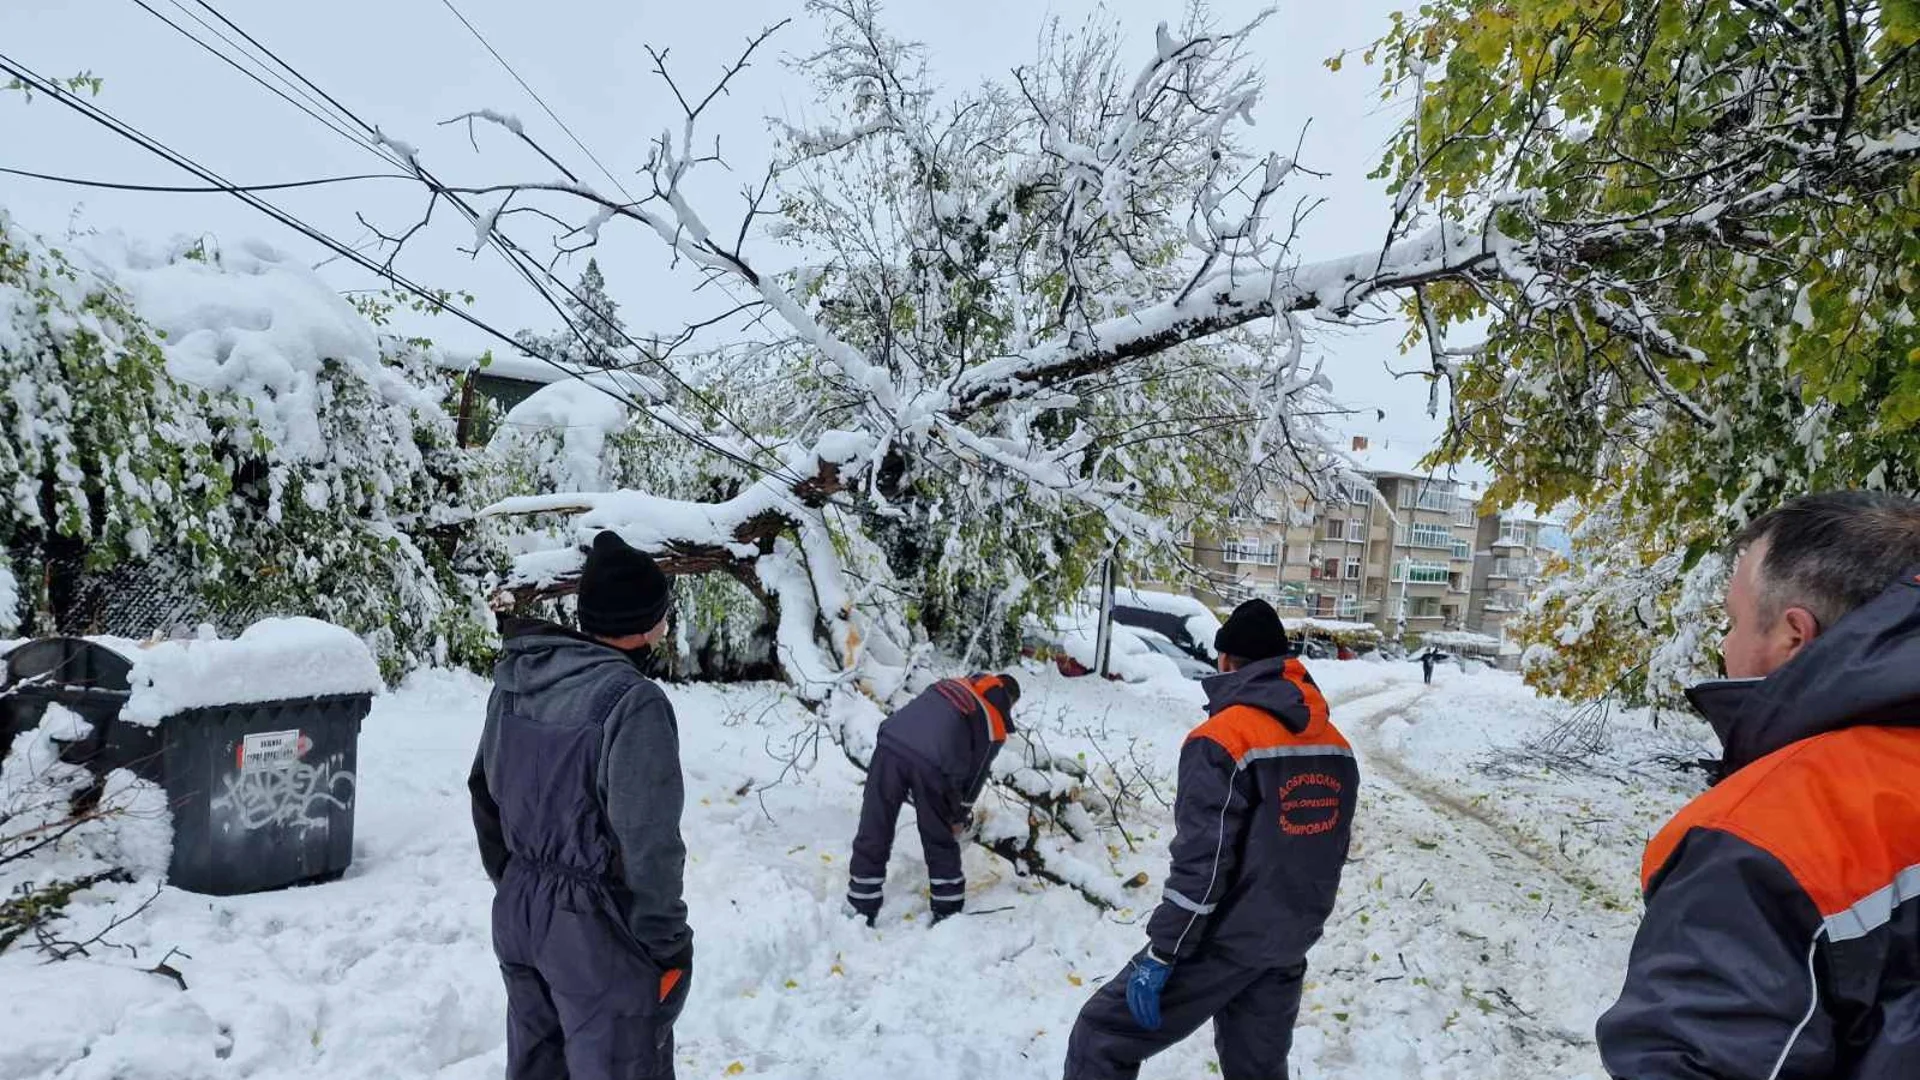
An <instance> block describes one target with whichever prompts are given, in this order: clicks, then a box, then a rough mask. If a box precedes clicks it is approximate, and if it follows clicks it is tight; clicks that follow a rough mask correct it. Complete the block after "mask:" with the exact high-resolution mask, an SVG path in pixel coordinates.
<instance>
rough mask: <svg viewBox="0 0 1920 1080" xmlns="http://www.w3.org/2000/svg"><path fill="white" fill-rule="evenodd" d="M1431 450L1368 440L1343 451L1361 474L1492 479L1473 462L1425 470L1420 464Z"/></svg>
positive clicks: (1470, 480)
mask: <svg viewBox="0 0 1920 1080" xmlns="http://www.w3.org/2000/svg"><path fill="white" fill-rule="evenodd" d="M1432 449H1433V447H1431V446H1422V445H1409V444H1407V443H1399V444H1395V443H1392V442H1390V441H1388V440H1378V441H1375V440H1373V439H1372V437H1371V436H1369V437H1368V444H1367V446H1366V447H1365V448H1364V449H1360V450H1347V451H1344V454H1345V456H1346V457H1347V458H1348V459H1349V460H1351V461H1352V462H1353V464H1354V466H1355V467H1356V468H1358V469H1359V470H1360V471H1361V472H1363V473H1365V474H1367V475H1368V476H1373V477H1401V478H1406V479H1412V480H1426V479H1428V478H1429V477H1431V478H1432V479H1434V480H1445V481H1452V482H1455V483H1473V484H1485V483H1489V482H1491V480H1492V476H1491V474H1489V473H1488V472H1487V471H1486V470H1485V469H1484V468H1482V467H1480V466H1479V465H1478V464H1476V463H1474V462H1470V461H1469V462H1463V463H1461V464H1459V465H1450V466H1444V467H1442V468H1439V469H1427V468H1425V467H1423V466H1422V465H1421V464H1420V459H1421V458H1423V457H1426V456H1427V454H1428V452H1430V451H1431V450H1432Z"/></svg>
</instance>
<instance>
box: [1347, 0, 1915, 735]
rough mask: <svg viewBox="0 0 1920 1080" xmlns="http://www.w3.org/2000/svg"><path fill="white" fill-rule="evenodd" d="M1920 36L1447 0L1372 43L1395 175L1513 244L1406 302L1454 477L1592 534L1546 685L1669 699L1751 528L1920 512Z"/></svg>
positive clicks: (1718, 0)
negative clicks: (1447, 437) (1837, 492)
mask: <svg viewBox="0 0 1920 1080" xmlns="http://www.w3.org/2000/svg"><path fill="white" fill-rule="evenodd" d="M1917 42H1920V16H1916V9H1915V8H1914V7H1913V5H1912V4H1907V3H1884V4H1883V3H1881V2H1879V0H1841V2H1836V3H1832V4H1823V5H1791V6H1786V7H1782V6H1778V5H1774V4H1768V3H1749V2H1745V0H1654V2H1599V3H1577V4H1568V3H1562V2H1559V0H1520V2H1517V3H1502V4H1498V5H1494V4H1488V3H1485V2H1481V0H1441V2H1438V3H1433V4H1429V5H1427V6H1425V7H1423V8H1422V9H1421V14H1420V15H1419V16H1418V17H1417V18H1416V17H1408V18H1404V19H1397V20H1396V22H1395V26H1394V29H1393V32H1392V33H1391V34H1390V35H1389V36H1388V37H1387V38H1385V39H1384V40H1383V41H1382V42H1381V43H1380V45H1379V46H1377V49H1378V53H1377V56H1378V58H1383V59H1384V61H1385V63H1386V77H1387V80H1388V82H1389V83H1390V84H1393V85H1396V86H1400V87H1403V88H1404V87H1407V86H1412V85H1417V86H1419V87H1420V90H1419V103H1420V107H1419V110H1418V116H1417V118H1416V120H1415V122H1414V123H1413V124H1412V125H1410V126H1409V127H1408V128H1407V130H1406V131H1405V133H1404V134H1403V137H1402V138H1401V140H1400V142H1399V143H1398V144H1397V145H1396V147H1395V148H1394V150H1393V152H1392V155H1391V157H1390V160H1389V162H1388V166H1387V167H1388V168H1389V169H1390V170H1391V171H1392V173H1393V174H1394V176H1395V177H1396V182H1397V185H1398V190H1399V192H1400V197H1401V205H1402V206H1404V207H1406V208H1407V216H1408V217H1409V219H1415V218H1419V217H1421V216H1422V215H1423V214H1424V215H1425V216H1426V217H1428V218H1429V219H1438V220H1439V221H1441V222H1458V223H1460V224H1461V225H1463V226H1467V227H1470V228H1472V229H1474V230H1476V231H1478V232H1480V233H1484V234H1497V235H1498V236H1500V237H1503V238H1505V239H1504V240H1503V242H1502V246H1501V248H1500V250H1499V253H1498V262H1497V266H1498V273H1493V272H1475V273H1474V274H1472V275H1470V276H1468V277H1466V278H1465V279H1463V280H1460V281H1458V282H1454V283H1446V284H1439V285H1433V286H1429V287H1427V288H1425V289H1423V290H1421V292H1420V295H1419V296H1418V297H1417V298H1416V300H1415V302H1414V303H1413V304H1412V305H1411V310H1412V313H1413V314H1414V315H1415V316H1416V325H1417V327H1418V330H1417V332H1416V334H1415V340H1420V339H1422V338H1424V339H1426V340H1427V341H1428V343H1429V344H1431V345H1434V346H1435V349H1434V352H1433V357H1434V362H1435V365H1436V368H1437V370H1438V371H1439V372H1441V373H1442V374H1444V375H1450V376H1451V377H1452V378H1453V380H1454V386H1455V413H1454V417H1453V426H1452V431H1451V439H1452V441H1451V443H1450V446H1449V456H1452V457H1461V456H1473V457H1477V458H1480V459H1482V460H1487V461H1497V462H1499V463H1501V467H1502V472H1501V476H1500V482H1499V484H1498V485H1497V486H1496V489H1495V493H1494V494H1495V497H1496V498H1499V499H1505V500H1515V499H1524V500H1527V501H1532V502H1535V503H1537V504H1540V505H1552V504H1555V503H1558V502H1560V501H1561V500H1562V499H1564V498H1568V497H1572V498H1577V499H1579V500H1581V501H1582V502H1583V503H1584V504H1586V505H1587V506H1588V507H1589V510H1590V513H1589V515H1588V518H1587V520H1586V521H1585V522H1583V524H1582V528H1581V529H1580V530H1579V532H1578V534H1577V535H1578V537H1579V539H1578V544H1577V547H1578V550H1577V552H1576V555H1575V558H1574V560H1573V561H1574V564H1575V565H1576V566H1577V567H1581V568H1583V573H1582V575H1581V576H1580V577H1579V578H1578V579H1576V580H1574V581H1570V582H1568V583H1565V585H1564V586H1563V587H1562V588H1560V589H1557V590H1556V591H1555V592H1554V594H1553V596H1552V597H1551V598H1550V602H1549V603H1548V604H1547V605H1546V606H1545V607H1544V608H1543V609H1542V610H1541V611H1540V612H1539V613H1538V614H1537V617H1536V620H1535V623H1534V626H1533V629H1532V630H1531V632H1530V633H1531V636H1532V638H1533V640H1535V641H1537V642H1539V643H1541V644H1542V645H1543V646H1548V647H1549V648H1546V649H1543V650H1541V651H1539V652H1538V653H1537V654H1536V659H1537V660H1538V661H1539V663H1538V664H1536V665H1535V666H1534V669H1533V670H1534V672H1535V674H1536V675H1537V676H1539V677H1541V678H1542V679H1543V680H1544V684H1545V685H1547V686H1550V687H1551V688H1553V689H1557V690H1561V691H1566V692H1575V693H1589V692H1593V691H1595V690H1601V689H1605V688H1606V687H1607V686H1609V685H1612V684H1614V683H1615V682H1616V681H1617V680H1619V679H1620V678H1621V676H1622V674H1623V673H1625V674H1627V676H1628V678H1627V679H1626V681H1625V682H1624V683H1623V684H1621V685H1622V688H1623V689H1625V690H1627V691H1628V692H1629V693H1630V695H1632V696H1639V695H1642V694H1646V695H1648V696H1651V697H1653V698H1655V699H1658V700H1665V701H1672V700H1674V698H1675V697H1676V696H1677V688H1678V686H1679V684H1680V683H1681V682H1683V681H1684V680H1685V679H1686V678H1687V677H1689V676H1690V675H1692V674H1697V673H1698V672H1700V671H1701V670H1704V669H1708V668H1710V667H1711V664H1712V657H1711V653H1710V644H1711V642H1712V641H1714V640H1715V638H1716V635H1715V634H1714V633H1713V632H1712V623H1713V622H1714V621H1716V619H1717V612H1715V611H1714V610H1713V604H1712V596H1713V592H1714V589H1713V588H1712V586H1713V585H1714V584H1715V575H1716V574H1717V573H1718V572H1719V567H1720V561H1719V560H1715V559H1708V558H1705V556H1707V555H1708V554H1709V553H1712V552H1714V551H1716V550H1717V549H1718V548H1719V546H1720V545H1721V544H1723V543H1724V542H1725V541H1726V539H1727V538H1728V537H1729V536H1730V535H1731V534H1732V533H1733V532H1734V531H1735V530H1737V529H1738V528H1739V527H1740V526H1741V525H1742V524H1744V523H1745V522H1746V521H1747V520H1748V519H1750V518H1751V517H1752V516H1754V515H1756V514H1758V513H1760V512H1762V511H1764V510H1766V509H1768V508H1769V507H1771V506H1772V505H1774V504H1775V503H1777V502H1778V501H1780V500H1781V499H1783V498H1785V497H1788V496H1791V495H1793V494H1797V493H1801V492H1805V491H1808V490H1818V489H1828V488H1840V487H1889V488H1895V489H1900V490H1914V489H1916V488H1920V368H1916V367H1915V361H1916V360H1920V325H1916V315H1920V52H1916V43H1917ZM1454 328H1461V330H1460V332H1461V333H1462V334H1465V333H1471V334H1473V335H1475V337H1484V341H1478V342H1476V343H1474V344H1472V345H1471V346H1465V347H1463V346H1462V343H1461V342H1459V341H1457V340H1454V341H1450V340H1449V334H1448V331H1449V330H1450V329H1454ZM1674 642H1679V645H1678V646H1676V645H1674V644H1673V643H1674ZM1676 649H1677V651H1676Z"/></svg>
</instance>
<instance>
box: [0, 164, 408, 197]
mask: <svg viewBox="0 0 1920 1080" xmlns="http://www.w3.org/2000/svg"><path fill="white" fill-rule="evenodd" d="M0 173H7V174H9V175H12V176H24V177H26V178H28V179H29V180H46V181H49V182H51V183H55V184H71V185H73V186H75V187H90V188H105V189H107V190H108V191H157V192H161V193H164V194H168V195H228V194H232V193H233V192H235V191H287V190H289V189H292V188H310V187H321V186H323V185H326V184H347V183H352V182H354V181H357V180H408V181H411V180H412V179H413V177H411V176H403V175H401V174H399V173H361V174H359V175H356V176H322V177H317V178H315V179H312V180H288V181H285V182H284V183H278V184H233V185H230V186H228V187H216V186H213V185H207V186H203V187H190V186H183V185H174V184H131V183H122V182H120V181H116V180H91V179H87V178H85V177H79V176H59V175H56V174H54V173H43V172H34V171H32V170H31V169H13V168H8V167H6V166H4V165H0Z"/></svg>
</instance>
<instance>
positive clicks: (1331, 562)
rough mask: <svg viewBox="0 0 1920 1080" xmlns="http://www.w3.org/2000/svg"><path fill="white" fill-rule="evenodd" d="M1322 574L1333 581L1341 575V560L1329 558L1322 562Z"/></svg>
mask: <svg viewBox="0 0 1920 1080" xmlns="http://www.w3.org/2000/svg"><path fill="white" fill-rule="evenodd" d="M1320 576H1321V577H1323V578H1326V579H1327V580H1328V581H1332V580H1334V579H1335V578H1338V577H1339V576H1340V560H1339V559H1328V560H1327V561H1326V562H1324V563H1321V564H1320Z"/></svg>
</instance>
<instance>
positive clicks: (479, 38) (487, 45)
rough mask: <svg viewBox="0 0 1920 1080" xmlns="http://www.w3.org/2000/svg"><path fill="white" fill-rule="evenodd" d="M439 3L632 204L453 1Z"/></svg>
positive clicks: (608, 171)
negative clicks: (443, 5)
mask: <svg viewBox="0 0 1920 1080" xmlns="http://www.w3.org/2000/svg"><path fill="white" fill-rule="evenodd" d="M440 2H441V3H442V4H445V5H446V8H447V10H448V11H451V12H453V17H454V18H456V19H459V20H460V25H462V26H464V27H466V28H467V32H468V33H470V34H472V35H473V37H474V40H476V41H478V42H479V43H480V44H481V46H482V47H484V48H485V49H486V50H487V51H488V52H489V53H492V54H493V58H494V59H495V60H498V61H499V62H500V66H501V67H503V68H505V69H506V71H507V74H509V75H511V76H513V81H514V82H517V83H519V84H520V89H522V90H525V91H526V92H527V96H528V97H530V98H532V99H533V100H534V102H535V103H536V104H538V105H539V106H540V109H541V111H542V112H545V113H546V114H547V119H549V120H552V121H553V122H554V123H555V124H556V125H558V126H559V128H560V130H561V131H564V132H566V133H567V138H569V139H572V140H573V145H575V146H577V147H579V148H580V152H581V153H583V154H585V155H587V160H588V161H591V162H593V164H594V166H595V167H596V168H598V169H599V170H600V175H602V176H604V177H606V178H607V179H608V180H610V181H612V182H613V186H614V187H615V188H616V189H618V190H619V192H620V194H621V195H623V196H625V198H626V200H627V201H628V202H633V201H634V198H633V195H632V193H631V192H629V191H627V189H626V186H625V185H623V184H621V183H620V178H619V177H617V176H615V175H613V170H611V169H609V168H607V167H606V166H605V165H603V164H601V163H600V159H599V158H597V157H595V156H594V153H593V151H591V150H589V149H587V144H586V143H583V142H581V141H580V136H578V135H575V134H574V133H573V129H572V128H570V127H568V126H567V122H566V121H565V120H562V119H560V117H559V116H558V115H556V114H555V113H554V111H553V110H552V109H550V108H548V107H547V102H546V99H544V98H542V97H541V96H540V95H539V93H537V92H536V91H535V90H534V89H533V87H531V86H528V85H527V80H525V79H523V78H521V77H520V73H519V72H518V71H515V70H514V69H513V65H512V64H509V63H507V58H506V57H504V56H501V55H500V51H499V50H498V49H495V48H494V47H493V43H492V42H490V41H488V40H487V38H486V35H484V34H482V33H481V32H480V31H479V29H478V28H477V27H475V26H474V25H473V23H471V22H469V21H467V17H466V16H465V15H462V14H460V9H459V8H457V7H454V6H453V0H440Z"/></svg>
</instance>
